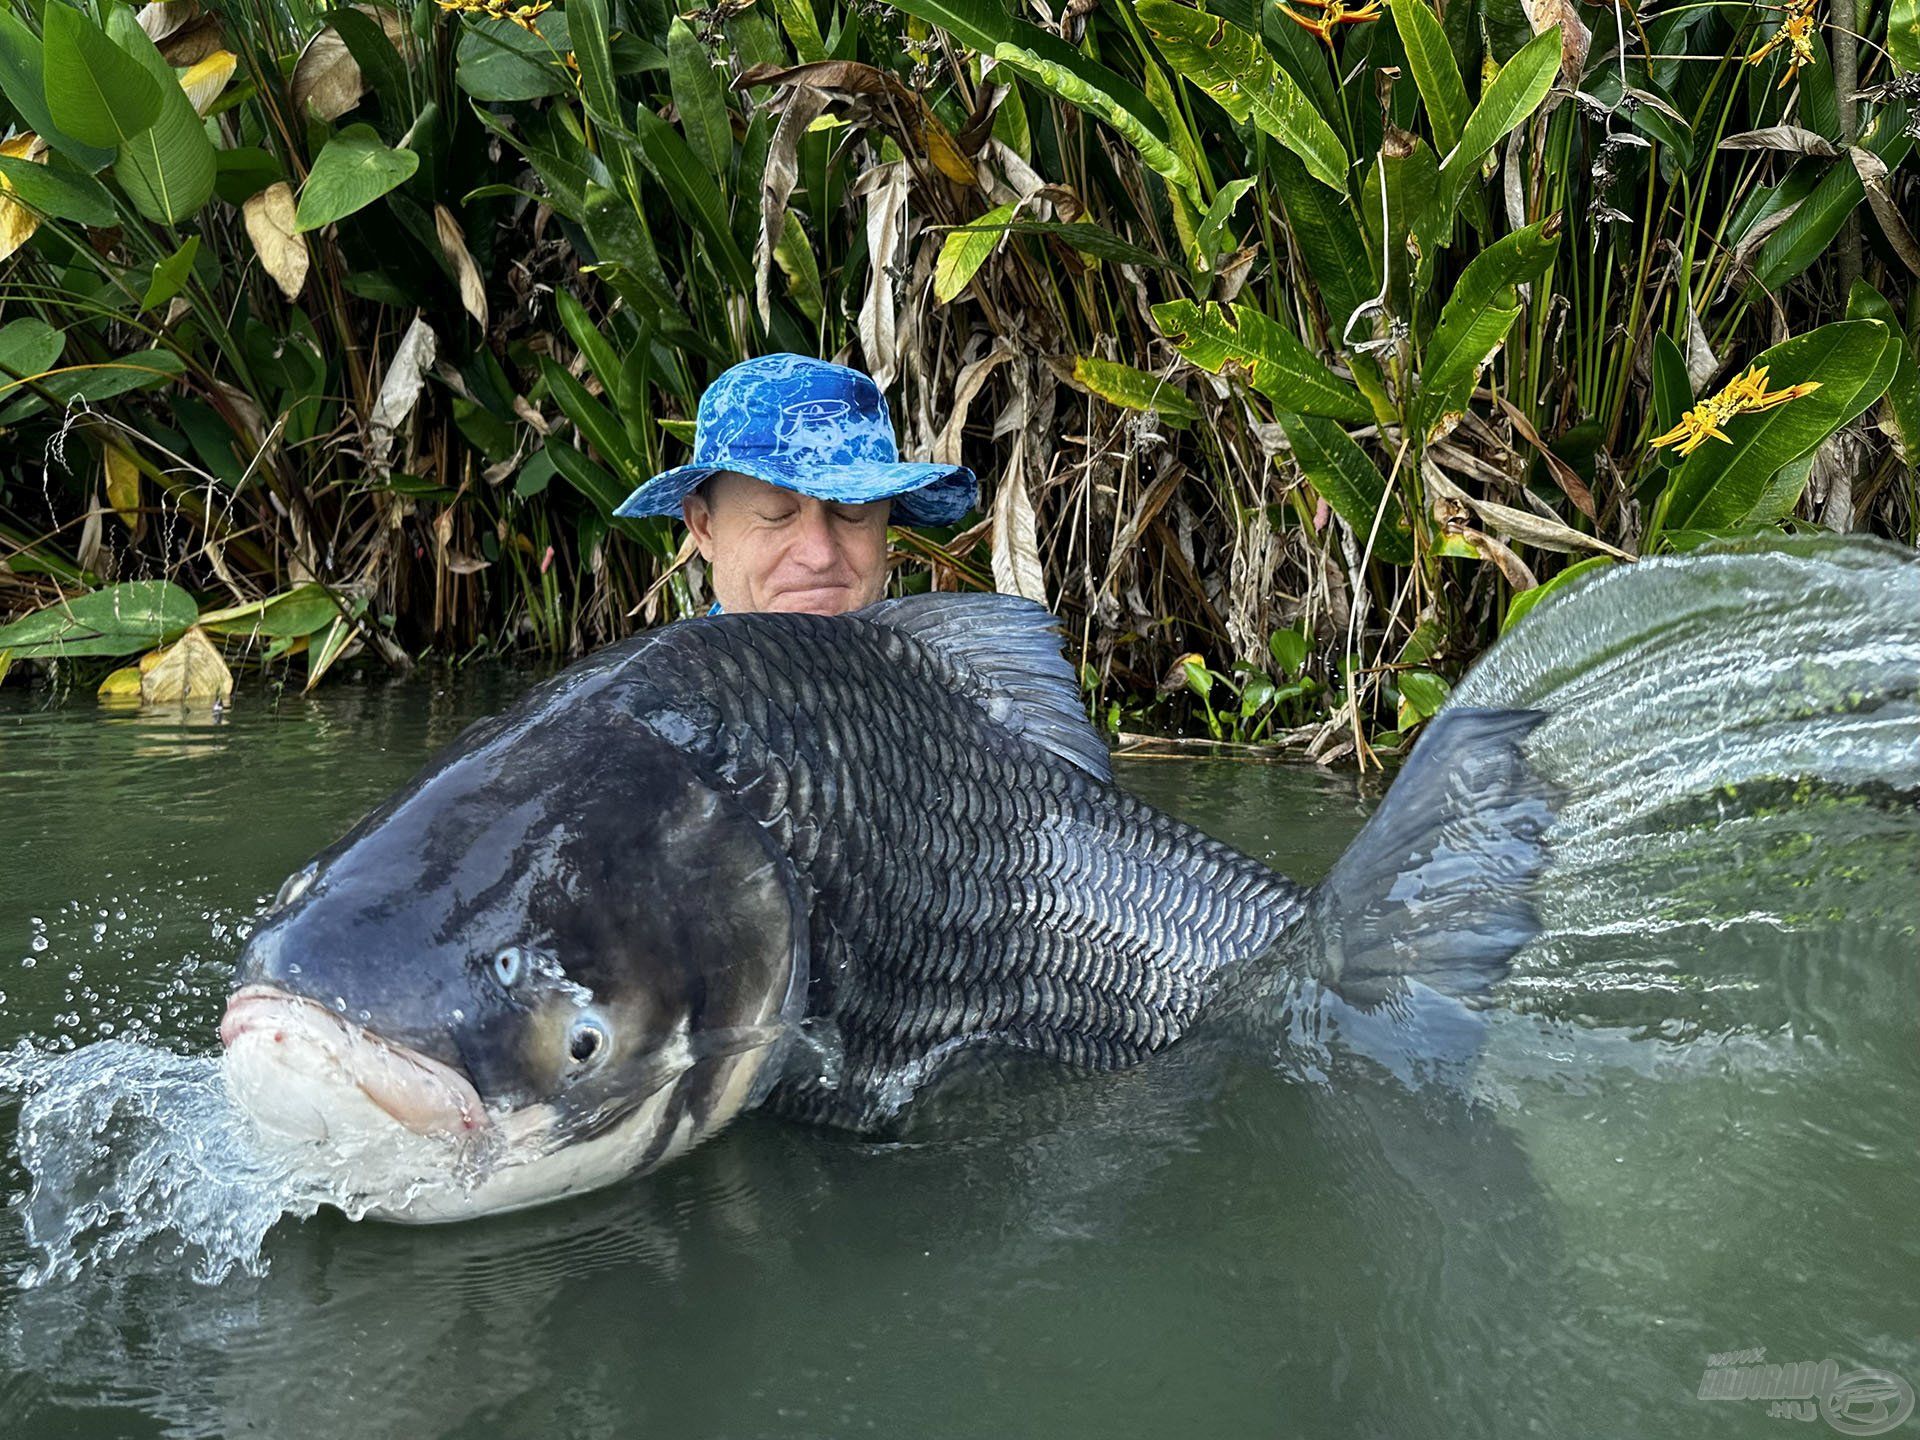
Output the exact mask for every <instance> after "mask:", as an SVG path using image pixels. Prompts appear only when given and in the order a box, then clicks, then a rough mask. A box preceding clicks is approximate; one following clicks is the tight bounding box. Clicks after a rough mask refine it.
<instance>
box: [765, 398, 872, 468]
mask: <svg viewBox="0 0 1920 1440" xmlns="http://www.w3.org/2000/svg"><path fill="white" fill-rule="evenodd" d="M851 413H853V406H852V405H851V404H850V403H848V402H847V401H845V400H838V399H833V398H831V397H826V396H821V397H817V398H814V399H810V400H795V401H793V402H792V403H791V404H787V405H782V406H781V407H780V425H779V428H778V430H777V431H776V432H775V434H774V439H773V453H774V454H775V455H792V454H795V453H796V452H799V453H814V454H817V453H820V452H823V451H831V450H834V449H837V448H839V443H840V441H841V440H842V439H843V438H844V437H843V436H842V433H841V431H840V427H839V426H838V425H833V426H832V428H831V429H828V428H827V427H828V425H829V424H830V422H833V421H837V420H839V419H840V418H841V417H842V416H845V415H849V414H851ZM810 431H811V432H813V433H809V432H810Z"/></svg>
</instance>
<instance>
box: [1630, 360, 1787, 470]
mask: <svg viewBox="0 0 1920 1440" xmlns="http://www.w3.org/2000/svg"><path fill="white" fill-rule="evenodd" d="M1819 388H1820V382H1819V381H1818V380H1803V381H1801V382H1800V383H1799V384H1798V385H1789V386H1788V387H1787V388H1786V389H1784V390H1769V389H1767V367H1766V366H1764V365H1756V366H1754V367H1753V368H1752V369H1751V370H1748V371H1747V372H1746V373H1745V374H1744V375H1738V376H1735V377H1734V378H1733V379H1732V380H1730V381H1729V382H1728V383H1727V385H1726V386H1725V388H1724V389H1722V390H1721V391H1720V393H1719V394H1717V395H1714V396H1710V397H1709V398H1707V399H1705V400H1702V401H1701V402H1700V403H1699V404H1698V405H1696V406H1694V407H1693V408H1692V409H1691V410H1689V411H1687V413H1686V414H1684V415H1682V416H1681V417H1680V423H1679V424H1678V425H1676V426H1674V427H1673V429H1671V430H1669V431H1667V433H1666V434H1664V435H1656V436H1654V437H1653V441H1652V443H1653V444H1655V445H1673V446H1677V447H1678V449H1679V452H1680V453H1681V454H1682V455H1691V454H1692V453H1693V452H1694V451H1696V450H1698V449H1699V448H1700V447H1701V446H1702V445H1704V444H1706V443H1707V440H1708V437H1712V438H1713V439H1715V440H1725V441H1726V442H1727V443H1728V444H1729V445H1731V444H1732V443H1733V437H1732V436H1730V435H1728V434H1727V433H1726V431H1724V430H1722V429H1721V428H1720V427H1721V426H1723V425H1725V424H1726V423H1727V421H1729V420H1731V419H1732V418H1733V417H1734V416H1736V415H1752V414H1755V413H1757V412H1759V411H1761V410H1771V409H1773V407H1774V406H1776V405H1784V404H1786V403H1787V401H1789V400H1798V399H1799V398H1800V397H1801V396H1803V395H1811V394H1812V393H1813V392H1814V391H1816V390H1818V389H1819Z"/></svg>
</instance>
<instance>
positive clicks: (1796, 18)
mask: <svg viewBox="0 0 1920 1440" xmlns="http://www.w3.org/2000/svg"><path fill="white" fill-rule="evenodd" d="M1813 5H1814V0H1794V5H1793V9H1792V10H1791V11H1790V12H1789V13H1788V15H1787V18H1786V19H1785V20H1783V21H1782V22H1781V24H1780V28H1779V29H1777V30H1775V31H1774V32H1773V37H1772V38H1771V39H1770V40H1768V41H1767V43H1766V44H1764V45H1762V46H1761V47H1760V48H1759V49H1757V50H1755V51H1754V52H1753V53H1752V54H1751V55H1749V56H1747V64H1749V65H1758V64H1759V63H1760V62H1761V61H1762V60H1764V59H1766V58H1767V56H1769V55H1771V54H1772V53H1773V52H1774V51H1775V50H1778V49H1779V48H1780V47H1781V46H1782V45H1786V46H1788V47H1789V49H1790V51H1791V53H1790V54H1789V55H1788V56H1787V73H1786V74H1784V75H1782V76H1781V77H1780V83H1779V84H1778V85H1777V86H1775V87H1774V88H1775V89H1778V90H1784V89H1786V86H1787V82H1788V81H1789V80H1791V79H1793V77H1794V76H1796V75H1798V74H1799V73H1800V67H1801V66H1803V65H1811V64H1812V63H1813Z"/></svg>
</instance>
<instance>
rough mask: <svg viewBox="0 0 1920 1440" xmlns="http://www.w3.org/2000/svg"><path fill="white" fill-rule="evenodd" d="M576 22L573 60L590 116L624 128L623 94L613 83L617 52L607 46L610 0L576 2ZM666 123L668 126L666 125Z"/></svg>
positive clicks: (571, 9) (572, 8) (571, 13)
mask: <svg viewBox="0 0 1920 1440" xmlns="http://www.w3.org/2000/svg"><path fill="white" fill-rule="evenodd" d="M567 18H568V19H569V20H570V21H572V22H573V29H572V34H573V56H574V60H575V62H576V63H577V64H578V65H579V66H580V98H581V100H582V101H584V102H585V104H586V107H587V113H588V114H589V115H591V116H592V117H593V118H594V119H595V120H596V121H598V122H599V123H600V124H602V125H610V126H614V127H616V128H617V127H618V126H619V124H620V110H621V105H620V93H619V91H618V90H616V89H615V88H614V83H613V52H612V50H611V49H610V48H609V47H608V44H607V6H606V0H573V3H572V4H570V5H568V6H567ZM662 123H664V122H662Z"/></svg>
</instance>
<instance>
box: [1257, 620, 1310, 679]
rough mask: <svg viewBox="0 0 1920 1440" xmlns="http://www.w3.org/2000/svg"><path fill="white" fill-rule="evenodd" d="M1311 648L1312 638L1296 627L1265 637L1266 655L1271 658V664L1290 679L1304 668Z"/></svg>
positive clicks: (1277, 631)
mask: <svg viewBox="0 0 1920 1440" xmlns="http://www.w3.org/2000/svg"><path fill="white" fill-rule="evenodd" d="M1312 648H1313V637H1312V636H1311V635H1309V634H1308V633H1307V632H1306V631H1305V630H1304V629H1302V628H1301V627H1299V626H1297V625H1296V626H1293V627H1291V628H1289V629H1285V630H1276V631H1274V632H1273V633H1272V634H1271V635H1269V636H1267V653H1268V654H1270V655H1272V656H1273V663H1274V664H1276V665H1278V666H1279V667H1280V670H1281V673H1282V674H1284V675H1286V676H1288V677H1290V678H1291V677H1293V676H1296V675H1298V674H1299V673H1300V671H1301V670H1302V669H1303V668H1305V666H1306V663H1307V655H1308V653H1309V652H1310V651H1311V650H1312Z"/></svg>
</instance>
